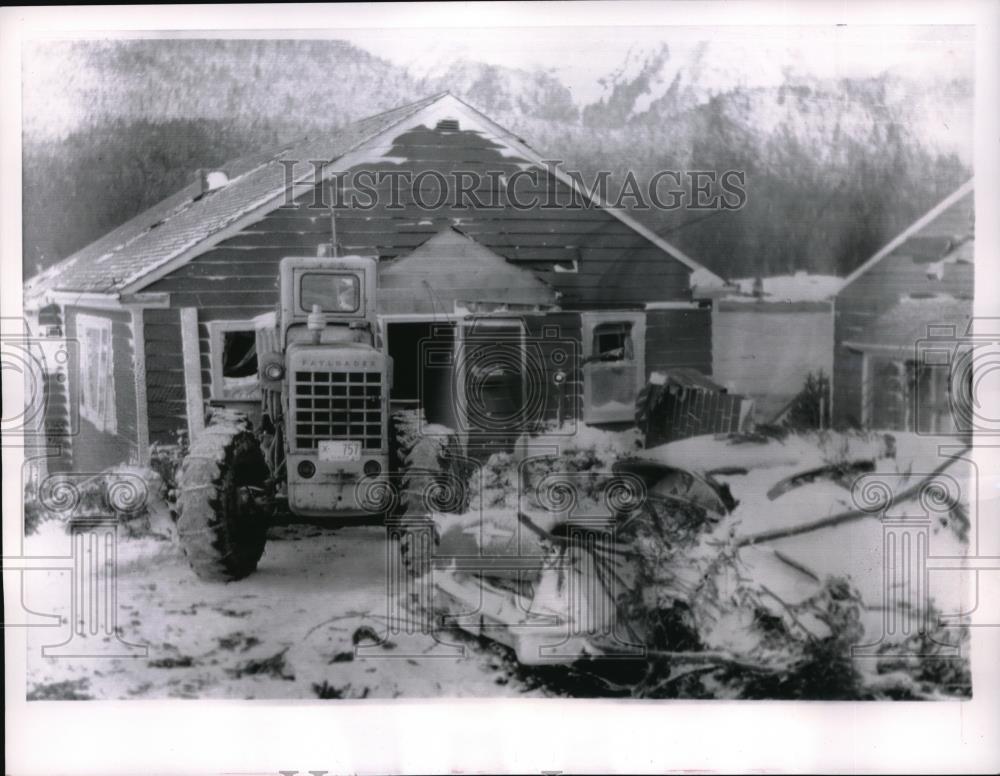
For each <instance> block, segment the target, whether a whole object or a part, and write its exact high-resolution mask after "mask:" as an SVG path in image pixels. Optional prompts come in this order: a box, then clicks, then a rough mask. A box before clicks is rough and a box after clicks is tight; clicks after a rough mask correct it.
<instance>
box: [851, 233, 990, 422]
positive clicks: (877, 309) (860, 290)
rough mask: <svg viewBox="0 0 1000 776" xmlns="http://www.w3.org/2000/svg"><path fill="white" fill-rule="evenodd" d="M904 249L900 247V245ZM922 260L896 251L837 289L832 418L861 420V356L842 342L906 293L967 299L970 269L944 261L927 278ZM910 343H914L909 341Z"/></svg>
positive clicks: (857, 335)
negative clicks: (936, 274) (939, 269)
mask: <svg viewBox="0 0 1000 776" xmlns="http://www.w3.org/2000/svg"><path fill="white" fill-rule="evenodd" d="M903 248H905V245H904V246H903ZM927 267H928V265H927V263H926V262H916V261H914V260H913V259H912V258H911V257H910V256H909V255H906V254H905V253H903V252H902V250H901V251H900V252H897V253H894V254H890V255H889V256H886V257H885V258H884V259H882V260H881V261H880V262H878V263H877V264H875V265H874V266H872V267H871V268H870V269H869V270H868V271H867V272H865V273H863V274H861V275H859V276H858V277H857V278H855V279H854V281H853V282H852V283H850V284H848V285H847V286H845V287H844V288H842V289H841V291H840V293H839V294H838V295H837V298H836V300H835V302H834V343H835V344H834V362H833V422H834V424H835V425H837V426H855V425H860V423H861V400H862V392H861V382H862V378H861V369H862V359H861V354H860V353H857V352H855V351H852V350H851V349H849V348H847V347H845V346H844V343H845V342H850V341H852V340H854V341H857V340H858V339H860V338H861V337H862V335H863V334H864V333H865V331H866V328H867V327H868V326H869V325H870V324H871V323H872V321H874V320H875V318H877V317H878V316H879V315H881V314H882V313H884V312H887V311H888V310H889V309H890V308H892V306H893V305H895V304H896V303H897V302H898V301H899V300H900V299H902V298H903V297H904V296H906V295H908V294H950V295H952V296H956V297H963V296H964V297H971V296H972V290H973V276H974V273H975V267H974V266H973V265H972V264H971V263H965V262H956V263H953V264H949V265H946V267H945V272H944V275H943V277H942V278H941V279H940V280H939V279H937V278H936V277H928V275H927ZM914 345H916V343H914Z"/></svg>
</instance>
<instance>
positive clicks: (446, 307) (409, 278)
mask: <svg viewBox="0 0 1000 776" xmlns="http://www.w3.org/2000/svg"><path fill="white" fill-rule="evenodd" d="M378 277H379V289H378V305H379V308H380V310H382V311H383V312H396V310H395V309H394V306H395V305H396V304H397V303H399V302H402V306H401V310H400V311H401V312H402V311H405V312H410V313H452V312H454V311H455V304H456V303H459V304H470V303H472V302H478V303H493V304H501V305H538V306H549V305H554V304H555V303H556V302H557V301H558V294H557V293H556V291H555V290H554V289H552V288H551V287H550V286H549V285H548V284H546V283H545V282H543V281H542V280H540V279H539V278H538V277H536V276H535V274H534V273H533V272H531V271H530V270H527V269H524V268H523V267H518V266H515V265H514V264H512V263H511V262H509V261H507V259H505V258H504V257H503V256H501V255H500V254H498V253H495V252H493V251H491V250H490V249H489V248H487V247H486V246H485V245H482V244H481V243H479V242H477V241H476V240H474V239H473V238H472V237H470V236H469V235H467V234H465V233H464V232H463V231H462V230H460V229H457V228H456V227H454V226H451V227H447V228H445V229H442V230H441V231H440V232H438V233H437V234H435V235H434V236H432V237H431V238H430V239H428V240H427V241H426V242H424V243H422V244H421V245H420V246H418V247H417V248H414V249H413V251H412V252H411V253H408V254H407V255H405V256H402V257H401V258H398V259H392V260H390V261H382V262H379V266H378Z"/></svg>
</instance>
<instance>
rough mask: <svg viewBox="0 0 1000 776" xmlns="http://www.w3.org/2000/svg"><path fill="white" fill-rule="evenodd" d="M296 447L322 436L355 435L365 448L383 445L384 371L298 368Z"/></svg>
mask: <svg viewBox="0 0 1000 776" xmlns="http://www.w3.org/2000/svg"><path fill="white" fill-rule="evenodd" d="M294 412H295V447H296V448H297V449H299V450H312V449H315V448H317V447H319V442H320V440H321V439H355V440H358V441H360V442H361V443H362V447H363V448H364V449H365V450H378V449H379V448H381V447H382V373H381V372H296V373H295V389H294Z"/></svg>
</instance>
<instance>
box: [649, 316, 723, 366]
mask: <svg viewBox="0 0 1000 776" xmlns="http://www.w3.org/2000/svg"><path fill="white" fill-rule="evenodd" d="M712 348H713V342H712V308H711V307H710V306H707V305H706V306H704V307H691V308H685V309H673V310H650V311H648V312H647V313H646V375H647V377H648V376H649V375H650V374H652V373H653V372H665V371H668V370H669V369H671V368H677V367H689V368H691V369H697V370H698V371H699V372H701V373H702V374H704V375H709V376H711V374H712Z"/></svg>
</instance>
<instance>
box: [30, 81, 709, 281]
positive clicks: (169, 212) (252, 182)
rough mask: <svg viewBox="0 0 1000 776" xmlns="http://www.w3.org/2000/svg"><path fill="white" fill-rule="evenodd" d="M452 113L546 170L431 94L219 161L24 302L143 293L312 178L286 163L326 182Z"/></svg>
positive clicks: (509, 140)
mask: <svg viewBox="0 0 1000 776" xmlns="http://www.w3.org/2000/svg"><path fill="white" fill-rule="evenodd" d="M455 115H458V116H459V117H464V118H465V119H466V120H469V121H472V122H474V123H477V124H479V125H482V126H485V127H486V128H487V129H488V130H489V132H490V134H491V135H492V136H493V137H494V138H496V139H497V142H501V143H504V144H505V145H507V146H509V147H511V148H513V149H514V150H515V151H517V152H518V153H519V154H521V155H522V156H523V157H524V158H525V159H528V160H529V161H531V162H532V163H534V164H537V165H538V166H539V167H540V168H542V169H546V168H547V166H546V165H545V163H544V161H543V160H542V159H541V157H540V156H539V155H538V154H537V153H536V152H535V151H533V150H532V149H530V148H529V147H528V146H527V145H525V144H524V142H523V141H522V140H521V139H520V138H518V137H516V136H515V135H514V134H513V133H511V132H510V131H508V130H506V129H504V128H503V127H501V126H499V125H498V124H496V123H495V122H493V121H492V120H491V119H489V118H488V117H487V116H485V115H484V114H482V113H480V112H479V111H477V110H476V109H474V108H472V107H471V106H469V105H468V104H466V103H464V102H462V101H461V100H459V99H457V98H456V97H454V96H452V95H450V94H448V93H443V94H439V95H434V96H432V97H427V98H425V99H423V100H419V101H417V102H413V103H410V104H408V105H404V106H401V107H399V108H395V109H393V110H391V111H387V112H385V113H381V114H378V115H376V116H371V117H369V118H366V119H361V120H360V121H356V122H354V123H352V124H348V125H347V126H345V127H343V128H342V129H340V130H338V131H336V132H334V133H331V135H330V136H324V137H322V138H305V139H303V140H302V141H299V142H297V143H292V144H289V145H286V146H284V147H282V148H279V149H277V150H275V151H272V152H269V153H266V154H260V155H257V157H255V158H253V159H251V160H247V161H240V162H235V163H233V164H231V165H224V166H223V167H222V168H221V169H222V170H223V171H225V172H226V173H227V174H228V175H229V177H230V181H229V183H228V184H227V185H225V186H224V187H222V188H220V189H218V190H216V191H212V192H210V193H208V194H206V195H205V196H199V194H200V193H201V187H200V184H194V185H191V186H188V187H186V188H185V189H183V190H182V191H180V192H178V193H177V194H175V195H173V196H171V197H168V198H167V199H165V200H164V201H162V202H160V203H159V204H158V205H155V206H153V207H152V208H150V209H149V210H147V211H145V212H143V213H141V214H140V215H138V216H136V217H135V218H133V219H131V220H130V221H128V222H126V223H125V224H122V225H121V226H119V227H118V228H116V229H114V230H112V231H111V232H110V233H108V234H107V235H105V236H104V237H102V238H100V239H99V240H97V241H95V242H93V243H91V244H90V245H88V246H86V247H84V248H82V249H81V250H79V251H77V252H76V253H74V254H72V255H71V256H69V257H68V258H66V259H64V260H63V261H61V262H58V263H57V264H55V265H53V266H52V267H50V268H49V269H47V270H45V271H44V272H42V273H39V274H38V275H36V276H35V277H33V278H31V279H30V280H28V281H27V282H26V283H25V297H26V299H41V298H43V296H44V294H45V293H46V292H47V291H56V290H59V291H71V292H80V293H97V294H105V295H109V296H118V295H121V294H131V293H135V292H137V291H140V290H141V289H142V288H144V287H145V286H147V285H149V284H150V283H152V282H154V281H155V280H157V279H159V278H160V277H162V276H163V275H165V274H167V273H169V272H170V271H172V270H173V269H175V268H176V267H178V266H182V265H183V264H184V263H186V262H187V261H190V260H191V259H192V258H194V257H195V256H197V255H199V254H200V253H203V252H205V251H206V250H208V249H209V248H211V247H212V246H213V245H214V244H215V243H217V242H219V241H221V240H222V239H224V238H225V237H226V236H228V235H229V234H231V233H232V232H233V231H234V230H238V229H239V228H242V226H243V225H245V224H247V223H251V222H252V221H253V220H254V219H255V218H257V217H260V216H261V215H263V214H264V213H266V212H269V211H270V210H273V209H274V208H276V207H278V206H280V205H281V204H282V203H283V202H284V199H283V197H284V195H285V193H286V191H287V190H288V188H289V187H290V185H291V187H293V190H294V187H295V186H298V185H303V184H309V185H312V184H313V183H315V182H317V181H316V178H315V175H314V171H313V170H312V168H311V165H308V164H305V165H302V167H300V168H299V169H303V171H304V172H303V174H302V175H299V176H298V177H297V178H296V179H295V180H294V182H293V183H291V184H290V183H289V181H288V179H287V165H285V164H283V161H287V160H294V161H297V162H303V161H312V160H323V161H326V162H328V166H327V167H325V168H324V170H323V174H324V176H325V177H329V176H330V175H333V174H334V173H336V172H339V171H341V170H343V169H347V168H348V167H349V166H351V164H352V163H356V162H357V159H356V158H352V157H358V156H361V155H363V154H369V155H371V154H373V153H377V152H378V151H380V150H381V151H382V152H385V151H387V150H388V148H389V147H390V146H391V139H392V138H391V137H389V134H390V132H392V133H393V136H395V135H396V134H398V133H399V132H402V131H405V130H406V129H409V128H411V127H415V126H419V125H421V124H422V123H423V124H427V123H429V122H431V121H434V120H436V119H437V118H441V117H443V116H449V117H454V116H455ZM431 125H432V126H433V124H431ZM304 168H308V169H304ZM553 174H554V175H555V176H556V177H557V178H558V179H559V180H560V181H561V182H562V183H564V184H565V185H567V186H570V187H571V188H572V189H573V190H575V191H577V192H579V193H580V194H581V195H582V196H584V197H585V199H586V200H587V201H592V202H594V203H595V204H597V205H599V206H600V207H602V208H603V209H605V210H606V211H607V212H609V213H610V214H612V215H613V216H614V217H615V218H617V219H618V220H620V221H621V222H623V223H625V224H626V225H627V226H629V227H630V228H631V229H633V230H634V231H636V232H637V233H639V234H640V235H642V236H643V237H645V238H646V239H647V240H649V241H650V242H651V243H653V244H654V245H655V246H657V247H658V248H660V249H661V250H662V251H663V252H665V253H666V254H668V255H670V256H671V257H673V258H674V259H676V260H677V261H679V262H681V263H682V264H684V265H685V266H687V267H688V268H689V269H691V270H692V271H698V272H699V273H700V274H701V275H702V276H704V275H711V273H710V272H709V271H708V270H706V269H705V268H703V267H702V266H701V265H699V264H698V263H697V262H695V261H694V260H693V259H691V258H690V257H688V256H687V255H686V254H684V253H683V252H681V251H680V250H679V249H677V248H676V247H675V246H673V245H671V244H670V243H668V242H666V241H665V240H663V239H662V238H661V237H659V236H658V235H657V234H655V233H654V232H652V231H651V230H649V229H647V228H646V227H644V226H642V225H641V224H639V223H637V222H636V221H634V220H633V219H632V218H631V217H630V216H628V214H626V213H624V212H622V211H620V210H615V209H612V208H610V207H608V205H607V203H605V202H602V201H600V200H598V199H596V198H594V197H591V196H590V195H589V193H588V192H587V191H586V190H585V189H584V188H582V187H580V186H579V185H578V184H577V182H576V181H574V180H573V178H572V177H570V176H568V175H566V174H565V173H562V172H561V171H560V170H555V171H554V172H553ZM720 282H721V280H720Z"/></svg>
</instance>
